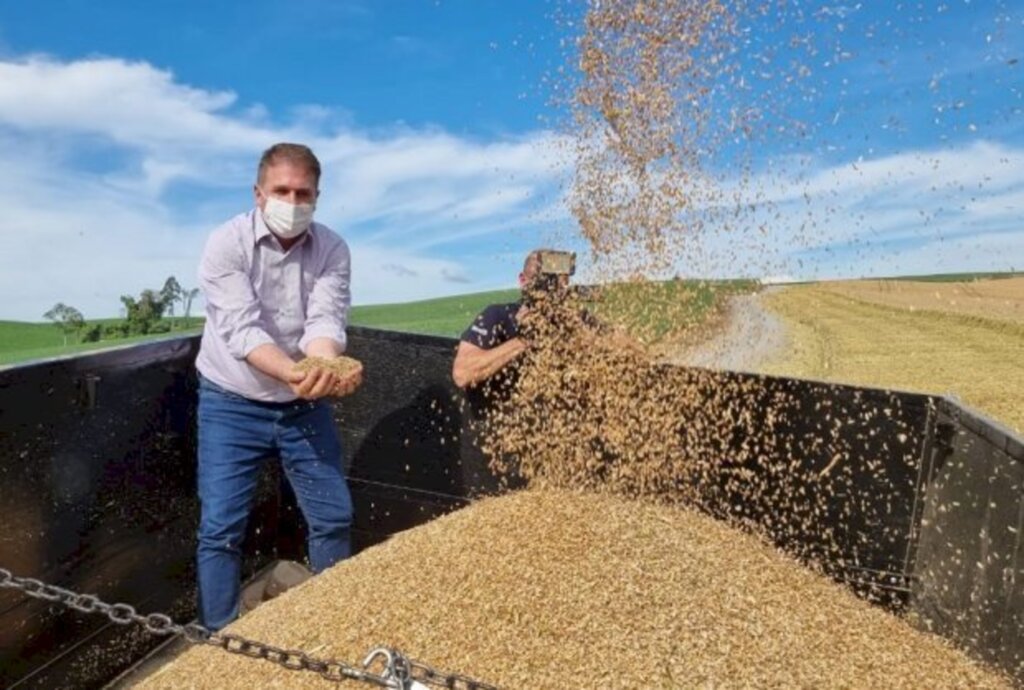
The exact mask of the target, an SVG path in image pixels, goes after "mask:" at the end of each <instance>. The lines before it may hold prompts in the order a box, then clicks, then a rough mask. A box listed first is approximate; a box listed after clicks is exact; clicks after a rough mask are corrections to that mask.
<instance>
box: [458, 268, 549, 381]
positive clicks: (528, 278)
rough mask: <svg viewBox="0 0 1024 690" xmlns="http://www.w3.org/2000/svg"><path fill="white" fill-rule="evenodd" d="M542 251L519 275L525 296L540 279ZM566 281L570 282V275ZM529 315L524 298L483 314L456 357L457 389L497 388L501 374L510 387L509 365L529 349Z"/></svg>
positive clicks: (475, 321)
mask: <svg viewBox="0 0 1024 690" xmlns="http://www.w3.org/2000/svg"><path fill="white" fill-rule="evenodd" d="M541 251H542V250H539V249H538V250H534V251H532V252H530V253H529V255H527V257H526V261H525V262H524V263H523V271H522V272H521V273H520V274H519V289H520V290H521V291H523V293H524V294H525V293H526V291H528V290H529V289H531V287H532V286H533V285H534V283H535V281H536V280H537V278H538V277H539V274H540V254H541ZM565 280H566V282H567V281H568V275H566V276H565ZM529 312H530V308H529V307H528V306H526V305H525V304H524V303H523V299H522V298H520V300H519V301H518V302H511V303H508V304H492V305H490V306H488V307H487V308H486V309H484V310H483V311H482V312H480V314H479V315H478V316H477V317H476V318H475V319H473V323H471V324H470V325H469V328H467V329H466V330H465V332H464V333H463V334H462V338H461V342H460V343H459V349H458V350H457V351H456V353H455V361H454V363H453V364H452V379H453V380H454V381H455V385H456V386H458V387H459V388H467V387H469V388H474V387H476V386H478V385H479V384H482V383H483V382H485V381H488V382H490V384H489V385H491V386H493V385H494V384H495V382H494V381H491V380H492V379H493V378H494V377H495V375H496V374H498V373H499V372H502V373H503V374H504V376H503V377H502V379H501V383H503V384H506V385H508V384H509V382H508V381H507V380H505V377H508V376H510V375H511V372H510V371H509V370H508V369H507V367H508V365H510V364H511V363H512V362H514V361H515V360H516V359H517V358H518V357H519V355H521V354H522V353H523V352H525V351H526V348H527V341H526V339H525V338H523V337H522V335H521V329H522V325H523V322H524V320H525V319H526V317H527V316H528V315H529ZM503 370H504V371H503ZM503 387H504V386H503Z"/></svg>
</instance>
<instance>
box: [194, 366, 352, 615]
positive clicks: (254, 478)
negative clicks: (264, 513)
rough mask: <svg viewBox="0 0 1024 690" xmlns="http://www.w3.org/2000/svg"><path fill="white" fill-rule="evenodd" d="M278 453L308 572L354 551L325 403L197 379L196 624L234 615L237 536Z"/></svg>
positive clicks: (345, 494) (346, 493) (341, 470)
mask: <svg viewBox="0 0 1024 690" xmlns="http://www.w3.org/2000/svg"><path fill="white" fill-rule="evenodd" d="M271 456H278V457H279V458H280V459H281V465H282V467H283V468H284V472H285V475H286V476H287V477H288V481H289V482H290V483H291V485H292V488H293V489H294V490H295V496H296V498H297V499H298V503H299V508H300V509H301V510H302V514H303V516H304V517H305V518H306V525H307V526H308V532H309V540H308V548H309V561H310V566H311V568H312V570H313V572H315V573H318V572H320V571H321V570H324V569H325V568H329V567H330V566H332V565H334V564H335V563H337V562H338V561H340V560H341V559H343V558H347V557H348V556H349V554H350V552H351V545H350V534H349V532H350V528H351V525H352V498H351V496H350V495H349V491H348V484H346V482H345V471H344V468H343V467H342V463H341V443H340V441H339V440H338V434H337V430H336V428H335V425H334V419H333V417H332V415H331V408H330V406H329V405H328V404H327V403H326V402H324V401H317V402H309V401H305V400H298V401H295V402H291V403H263V402H257V401H255V400H249V399H247V398H245V397H242V396H240V395H237V394H235V393H232V392H230V391H226V390H224V389H223V388H221V387H220V386H217V385H216V384H214V383H212V382H211V381H208V380H207V379H205V378H202V377H200V379H199V500H200V502H201V504H202V516H201V518H200V523H199V546H198V549H197V553H196V560H197V564H198V569H199V573H198V575H199V615H200V622H201V623H202V624H203V625H205V626H206V627H208V628H210V629H211V630H219V629H220V628H222V627H224V626H225V625H227V624H228V623H230V622H231V621H233V620H234V619H235V618H237V617H238V604H239V596H240V589H241V582H240V578H241V566H242V551H241V545H242V540H243V539H244V537H245V530H246V523H247V522H248V519H249V512H250V511H251V509H252V504H253V499H254V497H255V494H256V488H257V483H258V480H259V476H260V470H261V469H262V467H263V462H264V460H265V459H266V458H268V457H271Z"/></svg>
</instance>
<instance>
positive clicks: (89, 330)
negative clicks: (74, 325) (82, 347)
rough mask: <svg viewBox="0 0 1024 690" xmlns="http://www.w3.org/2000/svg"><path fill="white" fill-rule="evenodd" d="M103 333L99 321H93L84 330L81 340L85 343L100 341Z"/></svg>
mask: <svg viewBox="0 0 1024 690" xmlns="http://www.w3.org/2000/svg"><path fill="white" fill-rule="evenodd" d="M102 335H103V328H102V327H101V326H100V325H99V324H98V323H91V324H89V325H88V326H86V327H85V330H84V331H82V335H81V336H80V340H81V341H82V342H83V343H98V342H99V341H100V337H101V336H102Z"/></svg>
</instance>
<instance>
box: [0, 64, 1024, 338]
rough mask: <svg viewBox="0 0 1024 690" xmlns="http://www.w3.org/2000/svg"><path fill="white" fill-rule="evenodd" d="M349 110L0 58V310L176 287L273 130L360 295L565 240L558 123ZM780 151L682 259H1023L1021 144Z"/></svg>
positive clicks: (924, 265) (1002, 262) (970, 266)
mask: <svg viewBox="0 0 1024 690" xmlns="http://www.w3.org/2000/svg"><path fill="white" fill-rule="evenodd" d="M275 117H288V118H290V119H289V120H287V122H284V123H280V122H275V120H274V118H275ZM350 121H351V117H350V116H349V113H347V112H345V111H334V110H328V109H324V108H322V107H320V106H317V105H316V104H306V105H303V106H300V107H294V108H292V109H290V110H289V111H288V112H287V113H284V114H282V113H279V112H272V111H270V110H269V109H268V107H267V106H266V105H265V104H261V103H240V102H239V101H238V98H237V97H236V96H235V95H234V94H233V93H231V92H230V91H228V90H222V89H209V90H208V89H204V88H200V87H197V86H192V85H187V84H183V83H181V82H180V81H178V80H177V79H176V78H175V76H174V75H173V74H172V73H170V72H168V71H166V70H161V69H159V68H156V67H154V66H152V65H149V64H147V63H142V62H126V61H124V60H118V59H114V58H103V59H91V60H79V61H73V62H61V61H58V60H55V59H53V58H48V57H44V56H35V57H30V58H24V59H10V60H6V61H4V60H0V165H2V166H3V169H4V170H5V171H7V172H8V174H7V175H5V182H4V185H0V209H2V214H0V239H2V240H3V242H4V251H3V252H0V290H2V291H3V292H4V294H5V295H7V296H8V297H9V298H8V299H6V300H5V301H4V309H3V311H2V312H0V318H9V319H11V318H13V319H25V320H38V319H40V317H41V315H42V313H43V312H45V311H46V310H47V309H49V308H50V307H51V306H53V304H54V303H55V302H57V301H63V302H66V303H69V304H72V305H74V306H76V307H78V308H79V309H81V310H82V311H83V312H84V313H85V314H86V316H88V317H99V316H107V315H113V314H116V313H117V310H118V308H119V307H120V303H119V301H118V297H119V296H120V295H121V294H126V293H132V294H135V293H137V292H138V291H139V290H141V289H143V288H146V287H159V286H160V284H162V282H163V280H164V279H165V278H166V277H167V276H168V275H172V274H173V275H175V276H177V277H178V278H179V280H180V281H181V282H182V283H183V284H184V285H186V286H188V285H191V284H194V282H195V280H194V276H195V267H196V264H197V262H198V257H199V252H200V251H201V247H202V244H203V242H204V241H205V237H206V235H207V234H208V232H209V230H210V229H212V228H213V227H214V226H216V225H217V224H219V223H221V222H223V221H224V220H226V219H227V218H228V217H229V216H231V215H233V214H234V213H237V212H240V211H243V210H245V208H246V206H247V205H248V204H250V203H251V196H250V191H249V188H250V185H251V184H252V181H253V178H254V168H255V164H256V160H257V157H258V155H259V153H260V152H261V151H262V150H263V149H264V148H265V147H266V146H268V145H269V144H271V143H273V142H275V141H281V140H292V141H304V142H307V143H309V144H310V145H311V146H312V147H313V148H314V150H315V151H316V152H317V154H318V156H319V157H320V159H321V161H322V162H323V165H324V179H323V181H322V196H321V202H320V205H319V208H318V219H319V220H321V221H323V222H326V223H327V224H328V225H331V226H332V227H334V228H336V229H337V230H339V231H340V232H341V234H342V235H343V236H345V237H346V239H348V241H349V244H350V246H351V247H352V251H353V257H354V276H353V292H354V296H355V300H356V302H357V303H360V304H368V303H375V302H392V301H405V300H411V299H419V298H426V297H433V296H440V295H445V294H455V293H459V292H466V291H472V290H483V289H490V288H493V287H499V286H510V285H512V284H514V281H515V276H516V273H517V272H518V264H519V262H520V261H521V256H522V251H523V250H525V248H526V247H527V246H528V245H531V244H535V243H537V242H539V241H542V240H544V241H545V243H546V244H551V241H550V240H551V237H552V235H554V236H556V237H558V241H557V242H555V243H556V244H560V245H561V244H568V245H569V246H572V247H574V248H576V249H581V248H582V247H581V246H580V240H579V237H578V236H575V235H573V234H572V232H571V230H572V223H571V218H570V217H569V215H568V213H567V211H566V208H565V204H564V199H563V194H564V193H565V192H564V190H565V182H566V180H567V177H568V175H569V174H570V173H571V159H572V153H573V151H574V148H573V146H572V145H571V142H570V141H569V140H567V139H566V138H564V137H562V136H559V135H556V134H553V133H551V132H546V131H538V132H535V133H533V134H531V135H527V136H520V137H514V138H513V137H509V138H504V139H497V140H477V139H472V138H466V137H457V136H454V135H452V134H450V133H447V132H444V131H441V130H437V129H426V130H411V129H408V128H395V129H393V130H391V131H387V132H384V131H374V132H365V131H360V130H357V129H354V128H352V127H351V126H350V125H347V124H345V123H348V122H350ZM776 162H777V166H776V169H778V170H780V171H781V172H780V173H779V174H776V175H775V176H763V177H756V178H754V179H751V180H748V181H746V182H744V183H742V184H740V183H735V184H734V185H732V186H729V185H727V186H726V187H725V189H724V190H723V191H724V192H725V196H724V198H730V199H733V198H735V199H738V200H739V201H740V202H741V203H746V204H753V205H754V207H755V210H754V211H751V212H744V213H741V214H740V215H739V216H737V217H735V218H733V219H731V220H727V221H723V223H722V224H721V225H719V226H713V227H712V228H711V229H710V230H708V231H706V232H703V233H702V234H700V235H696V236H692V237H687V238H686V243H688V246H689V247H690V249H689V250H688V251H689V254H688V255H689V256H690V257H691V259H692V261H691V262H690V264H689V265H687V266H686V267H685V269H684V270H683V272H684V273H687V274H701V275H709V274H711V275H738V274H743V275H752V276H763V275H776V276H787V277H788V276H794V277H797V278H807V277H816V276H823V277H824V276H835V275H844V276H852V275H862V274H873V273H898V272H929V273H930V272H937V271H943V270H974V269H977V270H982V269H984V270H992V269H1005V268H1010V267H1016V268H1020V267H1021V266H1024V236H1022V233H1024V229H1022V227H1021V224H1020V221H1019V219H1020V218H1021V217H1022V216H1024V214H1022V212H1021V211H1022V206H1024V149H1021V148H1019V147H1013V146H1009V145H1007V144H1005V143H1000V142H998V141H978V142H977V143H975V144H974V145H973V146H969V147H965V148H960V149H935V150H921V151H908V152H904V153H902V154H898V155H892V156H885V157H877V158H875V159H869V160H862V161H856V162H852V163H848V164H843V165H834V166H823V165H821V164H820V163H818V162H816V161H815V160H813V159H810V158H804V159H788V160H786V159H780V160H778V161H776ZM800 170H803V171H805V174H804V175H803V176H802V177H797V176H795V172H796V171H800ZM733 195H735V196H733ZM714 198H716V197H715V196H714V195H709V196H704V197H699V200H703V201H704V203H708V200H709V199H714ZM718 198H722V197H718ZM703 210H704V211H707V210H708V208H707V207H705V208H704V209H703ZM722 218H723V219H724V218H726V216H722ZM762 226H763V232H762V231H761V229H760V228H761V227H762ZM582 258H583V257H581V259H582ZM586 270H587V267H586V265H585V264H584V265H581V278H585V276H586Z"/></svg>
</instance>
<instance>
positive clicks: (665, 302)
mask: <svg viewBox="0 0 1024 690" xmlns="http://www.w3.org/2000/svg"><path fill="white" fill-rule="evenodd" d="M755 287H756V284H755V283H754V282H752V281H724V282H708V281H683V282H677V281H670V282H666V283H657V284H645V285H617V286H612V287H610V288H608V289H606V290H605V291H604V298H603V299H602V300H601V301H600V302H599V303H595V304H592V305H591V308H592V309H593V311H594V312H595V313H596V314H597V315H598V316H599V317H600V318H602V319H605V320H608V321H612V322H615V323H619V324H621V325H623V326H625V327H626V328H629V329H631V330H637V329H639V330H643V331H644V332H645V333H648V334H653V335H654V336H655V337H660V336H664V335H667V334H669V333H671V331H673V330H674V329H677V328H680V327H682V326H686V325H690V324H692V323H694V322H696V321H699V320H700V319H701V318H703V316H704V315H705V314H706V313H707V312H708V310H709V309H711V307H712V306H713V305H714V304H715V303H716V301H717V300H719V299H722V298H723V297H724V296H725V295H728V294H733V293H735V292H737V291H748V290H752V289H755ZM518 297H519V291H518V290H497V291H492V292H477V293H473V294H467V295H458V296H455V297H441V298H437V299H429V300H422V301H418V302H405V303H402V304H379V305H365V306H356V307H353V308H352V313H351V318H350V321H351V323H352V325H355V326H366V327H370V328H380V329H384V330H391V331H401V332H404V333H423V334H428V335H442V336H449V337H458V336H459V334H460V333H462V331H463V330H465V329H466V327H467V326H468V325H469V323H470V321H472V319H473V317H474V316H476V315H477V314H478V313H480V311H481V310H482V309H483V308H484V307H485V306H487V305H488V304H494V303H500V302H512V301H515V300H516V299H518ZM638 304H644V305H647V307H646V308H643V309H638V308H637V305H638ZM172 320H173V321H174V322H175V327H174V330H172V331H171V332H170V333H161V334H158V335H146V336H134V337H131V338H122V339H115V340H101V341H100V342H97V343H78V342H74V340H73V339H71V340H70V342H69V344H68V345H67V346H64V345H63V340H64V336H63V334H62V333H61V331H60V329H58V328H57V327H56V326H54V325H53V324H49V323H25V322H20V321H0V366H2V365H8V364H12V363H15V362H23V361H29V360H35V359H46V358H50V357H60V356H66V355H71V354H78V353H81V352H88V351H94V350H102V349H105V348H109V347H118V346H121V345H128V344H131V343H137V342H143V341H146V340H154V339H159V338H167V337H173V336H176V335H185V334H194V333H198V332H199V331H200V328H201V321H200V320H199V319H196V318H193V319H191V320H190V323H188V324H184V323H182V319H172ZM112 321H116V319H103V320H98V321H97V322H98V323H101V324H102V323H106V322H112ZM670 321H671V322H670ZM90 323H93V322H90ZM186 326H187V327H186Z"/></svg>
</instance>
